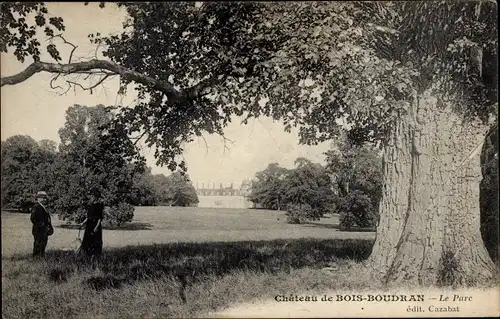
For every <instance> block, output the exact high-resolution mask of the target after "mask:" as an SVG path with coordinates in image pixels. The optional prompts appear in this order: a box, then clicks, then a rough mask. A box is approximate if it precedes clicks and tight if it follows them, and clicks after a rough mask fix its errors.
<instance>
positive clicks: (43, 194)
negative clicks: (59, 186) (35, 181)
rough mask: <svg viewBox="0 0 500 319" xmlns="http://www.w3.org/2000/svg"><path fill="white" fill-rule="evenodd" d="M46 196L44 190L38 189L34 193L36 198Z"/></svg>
mask: <svg viewBox="0 0 500 319" xmlns="http://www.w3.org/2000/svg"><path fill="white" fill-rule="evenodd" d="M41 197H47V193H46V192H44V191H39V192H37V193H36V198H41Z"/></svg>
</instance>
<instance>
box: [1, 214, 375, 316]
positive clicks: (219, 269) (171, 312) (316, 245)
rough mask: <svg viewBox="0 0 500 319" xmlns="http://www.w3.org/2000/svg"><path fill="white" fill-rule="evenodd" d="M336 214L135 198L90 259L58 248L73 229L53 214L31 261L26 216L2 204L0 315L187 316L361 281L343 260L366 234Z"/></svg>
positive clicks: (366, 249) (365, 242) (367, 239)
mask: <svg viewBox="0 0 500 319" xmlns="http://www.w3.org/2000/svg"><path fill="white" fill-rule="evenodd" d="M337 223H338V219H337V218H336V217H330V218H325V219H324V220H322V221H321V222H317V223H315V224H310V225H290V224H286V222H285V216H284V213H282V212H273V211H261V210H233V209H208V208H170V207H148V208H146V207H139V208H138V209H137V211H136V214H135V218H134V222H132V223H130V224H128V225H126V227H125V229H123V230H105V232H104V242H105V250H104V254H103V256H102V258H101V260H99V261H98V262H97V263H92V262H90V261H86V260H80V259H77V258H76V257H75V256H74V254H73V253H72V252H71V251H64V248H67V247H69V248H71V243H72V242H73V241H74V239H75V237H76V235H77V233H78V231H77V230H75V229H68V228H61V227H57V225H61V224H62V222H61V221H58V220H56V219H54V225H56V228H55V234H54V235H53V236H52V237H51V238H50V242H49V246H48V253H47V258H46V260H45V261H32V260H31V258H30V256H29V254H30V250H31V244H32V237H31V230H30V229H31V227H30V222H29V215H26V214H18V213H3V214H2V301H3V302H2V313H3V318H27V317H50V318H73V317H80V318H89V317H93V318H99V317H101V318H110V317H114V318H117V317H119V318H137V317H193V316H195V317H196V316H200V315H206V314H207V313H209V312H211V311H212V312H213V311H218V310H220V309H224V308H226V307H228V306H231V305H233V304H237V303H240V302H246V301H249V300H254V299H258V298H262V297H271V296H273V295H274V294H276V293H283V292H284V291H303V290H311V289H312V290H318V291H320V290H324V289H326V288H330V287H332V286H339V285H343V286H346V287H354V288H355V287H361V286H363V285H365V284H366V282H367V280H366V279H364V278H363V276H353V275H352V274H351V270H349V269H351V267H359V266H357V265H356V264H355V261H356V260H361V259H364V258H366V256H368V254H369V253H370V250H371V245H372V243H373V240H372V239H373V236H374V234H373V233H346V232H340V231H338V230H337V229H336V224H337ZM349 238H351V239H349ZM331 265H337V266H339V265H341V266H342V267H344V268H343V270H341V271H338V272H336V273H335V275H332V276H329V277H328V278H325V275H324V273H323V272H322V271H321V270H320V269H321V268H323V267H325V266H331ZM337 266H336V267H337ZM340 282H341V283H340Z"/></svg>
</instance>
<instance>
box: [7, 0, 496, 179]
mask: <svg viewBox="0 0 500 319" xmlns="http://www.w3.org/2000/svg"><path fill="white" fill-rule="evenodd" d="M3 5H4V6H5V11H6V12H8V11H10V12H20V11H22V10H23V7H22V6H19V5H13V4H3ZM37 5H38V4H37ZM117 5H118V7H119V8H122V9H124V10H126V12H127V13H128V19H127V21H126V23H125V24H124V30H123V33H122V34H120V35H112V36H109V37H103V36H100V35H99V34H95V35H94V34H92V35H89V37H90V39H91V41H92V42H94V43H99V44H101V45H104V46H105V47H106V50H105V52H104V55H105V56H106V57H107V58H108V59H109V62H106V61H104V62H106V63H104V62H102V63H101V62H100V61H94V62H95V63H94V64H92V63H87V64H86V65H83V64H80V66H81V67H82V68H83V67H84V68H85V70H87V71H89V70H90V71H92V70H93V68H94V70H97V69H99V68H104V69H108V70H110V71H112V74H120V75H121V79H122V84H123V87H122V89H123V91H125V90H126V85H127V84H128V83H130V82H132V81H133V82H135V83H136V84H137V85H136V90H137V93H138V94H139V97H140V98H141V101H140V103H138V104H137V105H136V106H134V107H133V108H124V109H123V110H122V112H121V113H120V116H119V117H117V119H118V120H119V121H120V123H122V124H123V125H124V126H125V127H126V131H127V133H128V134H129V135H130V134H133V133H134V132H140V131H144V132H146V133H147V134H146V141H147V143H148V145H150V146H156V147H157V152H156V154H155V155H156V157H157V159H158V163H161V164H168V165H169V167H170V168H171V169H172V170H173V169H174V168H175V167H176V165H177V159H178V156H179V155H180V154H181V153H182V149H183V143H184V142H189V141H191V140H192V138H193V137H194V136H199V135H201V134H202V132H209V133H218V134H222V133H223V127H224V126H225V125H226V124H227V123H228V122H229V121H230V120H231V115H233V114H236V115H242V116H245V119H244V122H245V121H246V119H247V118H248V117H250V116H259V115H268V116H272V117H273V118H275V119H281V120H282V121H283V122H284V124H285V125H286V129H287V130H290V129H291V126H299V128H300V136H301V139H302V142H304V143H316V142H318V141H324V140H328V139H332V138H334V137H336V136H337V135H338V133H339V131H340V126H339V124H338V123H337V120H338V119H343V120H344V121H345V122H346V123H347V124H348V125H349V126H350V130H349V132H350V133H349V135H350V137H351V138H352V139H353V140H358V141H360V143H362V142H364V141H366V140H380V139H383V138H384V137H386V136H387V130H388V129H389V128H390V127H391V126H392V125H393V122H394V120H396V119H397V118H398V114H400V113H401V112H404V111H405V108H406V107H407V106H406V104H405V103H401V101H403V100H404V101H408V100H411V99H412V98H413V96H414V94H413V92H415V91H417V92H421V91H423V90H425V89H427V88H429V87H431V86H432V87H433V88H434V89H436V90H448V89H449V90H448V91H449V92H454V93H452V94H448V95H450V96H451V97H450V98H453V99H459V100H461V101H465V100H467V101H469V100H470V102H471V103H456V104H455V105H467V107H466V108H463V109H461V110H458V111H460V112H466V113H470V114H469V115H477V116H482V117H486V116H487V114H488V113H489V111H491V106H492V105H493V104H494V103H495V102H496V100H495V94H494V89H495V88H496V82H495V79H496V56H497V52H496V48H497V40H496V29H495V28H491V26H496V3H494V2H492V1H477V2H449V1H444V2H443V1H442V2H427V1H425V2H424V1H412V2H404V3H402V2H397V3H395V2H383V3H382V2H352V3H351V2H279V3H276V2H274V3H266V2H205V3H203V5H202V6H197V5H196V3H195V2H164V3H154V2H153V3H151V2H149V3H119V4H117ZM39 11H40V14H41V15H44V11H45V10H41V9H40V10H39ZM54 21H55V20H54ZM58 21H61V20H58ZM158 21H161V23H158ZM11 28H12V27H10V26H9V25H4V26H3V28H2V30H3V31H2V32H4V33H5V32H7V31H8V30H10V29H11ZM4 29H5V30H7V31H5V30H4ZM21 37H22V34H21ZM7 47H14V48H15V49H18V50H23V46H22V45H20V44H18V43H17V42H12V43H11V44H9V45H8V46H7ZM7 47H6V49H5V50H7ZM26 52H28V51H26ZM27 54H29V52H28V53H27ZM110 62H111V63H110ZM113 63H114V64H113ZM118 66H119V67H118ZM70 69H71V71H69V70H70ZM77 69H78V66H76V65H74V66H73V67H71V68H68V69H67V70H66V71H65V70H62V69H60V68H57V67H56V66H51V67H49V66H47V65H37V66H36V67H34V71H36V72H38V71H40V70H45V71H49V72H62V73H64V74H66V73H68V72H77ZM130 70H134V72H131V71H130ZM30 72H31V71H30ZM306 80H309V83H313V84H307V81H306ZM2 85H3V84H2ZM262 98H267V99H268V101H267V103H266V104H265V105H264V106H263V107H262V106H261V105H260V104H259V102H260V101H261V99H262ZM180 164H181V168H183V169H185V163H184V162H182V161H181V162H180Z"/></svg>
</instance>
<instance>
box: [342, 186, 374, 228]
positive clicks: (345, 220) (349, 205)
mask: <svg viewBox="0 0 500 319" xmlns="http://www.w3.org/2000/svg"><path fill="white" fill-rule="evenodd" d="M339 208H340V211H341V212H340V225H339V226H340V229H341V230H348V229H351V228H353V227H356V226H357V227H362V228H366V227H374V226H375V225H376V223H377V220H378V209H377V208H378V207H376V205H374V203H373V200H372V198H371V197H370V196H369V195H367V194H365V193H363V192H361V191H359V190H354V191H352V192H349V193H348V194H347V196H346V197H344V198H343V199H342V200H341V204H340V207H339Z"/></svg>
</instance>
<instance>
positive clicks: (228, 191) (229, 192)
mask: <svg viewBox="0 0 500 319" xmlns="http://www.w3.org/2000/svg"><path fill="white" fill-rule="evenodd" d="M199 186H200V185H199V183H198V182H197V183H196V194H198V196H243V194H242V189H241V188H234V186H233V183H231V184H230V185H229V186H223V184H222V183H220V184H219V187H218V188H216V187H215V183H213V184H212V187H210V184H209V183H207V185H205V183H201V187H199ZM205 186H206V187H205Z"/></svg>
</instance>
